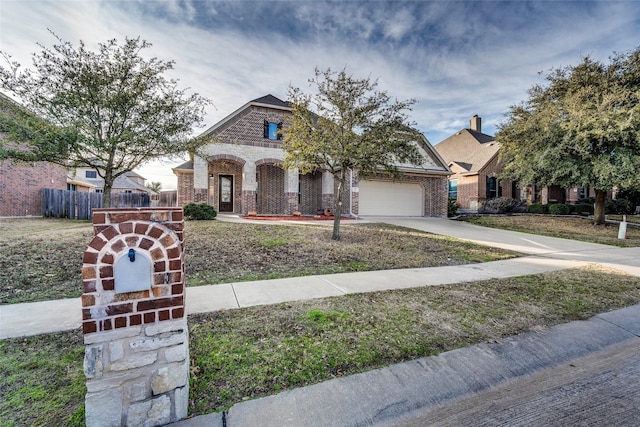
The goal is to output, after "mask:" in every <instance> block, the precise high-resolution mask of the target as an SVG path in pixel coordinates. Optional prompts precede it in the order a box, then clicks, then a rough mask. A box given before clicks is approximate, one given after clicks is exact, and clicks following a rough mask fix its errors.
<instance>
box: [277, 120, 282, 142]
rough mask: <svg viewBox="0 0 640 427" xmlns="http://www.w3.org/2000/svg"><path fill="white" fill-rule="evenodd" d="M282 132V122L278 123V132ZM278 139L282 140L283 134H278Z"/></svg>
mask: <svg viewBox="0 0 640 427" xmlns="http://www.w3.org/2000/svg"><path fill="white" fill-rule="evenodd" d="M280 130H282V122H280V123H278V131H280ZM278 139H282V134H281V133H280V132H278Z"/></svg>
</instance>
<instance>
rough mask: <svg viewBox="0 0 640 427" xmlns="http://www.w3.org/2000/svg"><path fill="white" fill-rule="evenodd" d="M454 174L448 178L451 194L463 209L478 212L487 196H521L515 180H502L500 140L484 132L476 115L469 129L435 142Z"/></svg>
mask: <svg viewBox="0 0 640 427" xmlns="http://www.w3.org/2000/svg"><path fill="white" fill-rule="evenodd" d="M435 149H436V150H437V151H438V153H440V155H441V156H442V158H443V159H444V160H445V162H446V163H447V165H448V166H449V167H450V168H451V171H452V172H453V175H451V176H450V177H449V197H450V198H453V199H456V200H457V202H458V204H459V205H460V209H462V210H469V211H476V210H478V208H479V207H480V206H481V205H482V203H483V202H484V201H485V200H487V199H492V198H494V197H509V198H519V197H520V192H519V190H518V189H517V188H516V185H515V183H512V182H511V181H506V180H505V181H501V180H499V176H500V173H501V172H502V169H503V167H502V165H501V164H500V161H499V159H498V153H499V151H500V143H498V142H497V141H495V140H494V138H493V137H492V136H491V135H487V134H484V133H482V119H481V118H480V117H478V116H477V115H476V116H473V117H472V118H471V120H470V127H469V129H462V130H460V131H459V132H456V133H455V134H453V135H451V136H450V137H448V138H446V139H445V140H443V141H442V142H440V143H438V144H436V145H435Z"/></svg>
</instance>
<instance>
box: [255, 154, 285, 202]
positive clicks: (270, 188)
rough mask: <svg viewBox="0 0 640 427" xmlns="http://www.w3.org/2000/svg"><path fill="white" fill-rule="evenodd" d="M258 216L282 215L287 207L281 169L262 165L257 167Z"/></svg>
mask: <svg viewBox="0 0 640 427" xmlns="http://www.w3.org/2000/svg"><path fill="white" fill-rule="evenodd" d="M257 176H258V200H257V203H256V207H257V212H258V214H283V213H285V211H286V209H287V207H288V201H287V199H286V198H285V192H284V170H282V168H281V167H279V166H275V165H270V164H262V165H259V166H258V167H257Z"/></svg>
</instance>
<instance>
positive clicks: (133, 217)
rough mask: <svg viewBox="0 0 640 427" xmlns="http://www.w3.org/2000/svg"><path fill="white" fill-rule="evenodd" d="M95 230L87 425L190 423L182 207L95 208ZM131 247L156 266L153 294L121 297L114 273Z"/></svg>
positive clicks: (87, 260) (88, 296) (87, 280)
mask: <svg viewBox="0 0 640 427" xmlns="http://www.w3.org/2000/svg"><path fill="white" fill-rule="evenodd" d="M93 225H94V234H95V237H94V239H93V240H92V241H91V243H90V244H89V246H88V248H87V250H86V251H85V253H84V258H83V268H82V279H83V286H84V293H83V295H82V307H83V308H82V319H83V323H82V330H83V333H84V342H85V360H84V372H85V375H86V378H87V395H86V398H85V413H86V424H87V426H121V425H122V426H124V425H126V426H139V425H144V426H157V425H164V424H167V423H170V422H174V421H178V420H180V419H182V418H185V417H186V416H187V409H188V397H189V339H188V329H187V317H186V313H185V290H184V272H185V267H184V237H183V228H184V220H183V212H182V209H181V208H120V209H94V211H93ZM131 248H133V249H134V250H135V251H136V252H139V253H143V254H145V255H146V256H148V259H149V260H151V269H150V272H149V274H150V275H151V277H150V279H149V282H150V289H148V290H142V291H136V292H124V293H116V290H117V289H118V284H116V283H115V274H114V267H115V265H117V261H118V260H119V259H120V257H122V256H127V252H128V251H129V249H131ZM140 256H142V255H140Z"/></svg>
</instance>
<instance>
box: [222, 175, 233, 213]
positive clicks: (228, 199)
mask: <svg viewBox="0 0 640 427" xmlns="http://www.w3.org/2000/svg"><path fill="white" fill-rule="evenodd" d="M218 191H219V197H220V199H219V200H220V207H219V209H218V210H219V211H220V212H233V175H220V187H219V188H218Z"/></svg>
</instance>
